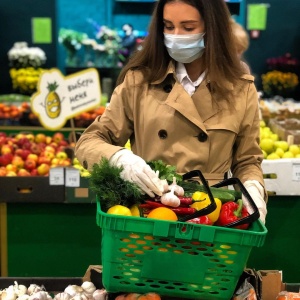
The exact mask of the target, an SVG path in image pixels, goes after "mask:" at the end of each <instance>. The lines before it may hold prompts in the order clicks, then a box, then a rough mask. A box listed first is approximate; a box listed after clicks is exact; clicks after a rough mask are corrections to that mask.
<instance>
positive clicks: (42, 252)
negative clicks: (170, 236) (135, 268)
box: [2, 195, 300, 283]
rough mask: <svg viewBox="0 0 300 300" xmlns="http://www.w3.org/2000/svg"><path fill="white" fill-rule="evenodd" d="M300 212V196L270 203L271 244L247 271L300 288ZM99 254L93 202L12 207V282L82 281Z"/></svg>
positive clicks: (256, 254)
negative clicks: (278, 274)
mask: <svg viewBox="0 0 300 300" xmlns="http://www.w3.org/2000/svg"><path fill="white" fill-rule="evenodd" d="M41 197H42V195H41ZM299 211H300V196H272V197H269V202H268V216H267V223H266V226H267V229H268V234H267V236H266V241H265V244H264V245H263V246H262V247H253V249H252V251H251V254H250V258H249V260H248V263H247V267H249V268H255V269H256V270H267V269H269V270H271V269H272V270H274V269H276V270H282V271H283V281H284V282H290V283H291V282H300V275H299V270H300V260H299V253H298V252H299V248H300V239H299V225H300V219H299ZM100 249H101V229H100V228H99V227H98V226H97V225H96V204H95V203H94V202H93V203H75V204H66V203H44V204H43V203H32V204H31V203H30V204H29V203H7V269H8V272H7V273H8V276H13V277H19V276H20V277H24V276H25V277H34V276H35V277H36V276H40V277H43V276H46V277H51V276H52V277H61V276H62V277H77V276H79V277H80V276H83V275H84V273H85V271H86V269H87V267H88V266H89V265H97V264H101V253H100V252H101V251H100ZM2 250H3V247H2ZM3 261H4V260H3V258H2V262H3ZM4 264H5V261H4Z"/></svg>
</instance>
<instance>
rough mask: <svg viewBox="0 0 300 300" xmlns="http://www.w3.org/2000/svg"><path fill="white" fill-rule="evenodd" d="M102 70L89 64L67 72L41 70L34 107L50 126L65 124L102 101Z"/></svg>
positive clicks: (34, 96) (44, 123)
mask: <svg viewBox="0 0 300 300" xmlns="http://www.w3.org/2000/svg"><path fill="white" fill-rule="evenodd" d="M100 101H101V88H100V80H99V74H98V72H97V70H96V69H93V68H90V69H86V70H84V71H81V72H77V73H75V74H71V75H68V76H64V75H63V74H62V73H61V72H60V70H58V69H50V70H49V71H45V72H43V73H42V75H41V77H40V80H39V83H38V88H37V92H36V93H35V94H34V95H33V96H32V98H31V109H32V111H33V113H34V114H35V115H36V116H37V117H38V118H39V121H40V123H41V124H42V125H43V126H44V127H45V128H47V129H49V130H57V129H59V128H62V127H63V126H64V125H65V123H66V122H67V120H68V119H71V118H73V117H75V116H77V115H79V114H80V113H82V112H85V111H88V110H91V109H94V108H96V107H98V106H99V105H100Z"/></svg>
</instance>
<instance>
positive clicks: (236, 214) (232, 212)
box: [215, 199, 249, 229]
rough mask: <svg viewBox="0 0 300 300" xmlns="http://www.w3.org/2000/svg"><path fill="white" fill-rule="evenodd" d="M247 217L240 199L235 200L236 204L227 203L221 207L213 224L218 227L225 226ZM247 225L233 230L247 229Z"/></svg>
mask: <svg viewBox="0 0 300 300" xmlns="http://www.w3.org/2000/svg"><path fill="white" fill-rule="evenodd" d="M247 216H249V213H248V211H247V209H246V208H245V207H244V205H243V201H242V199H239V200H237V202H234V201H229V202H226V203H224V204H223V205H222V207H221V212H220V216H219V219H218V220H217V222H216V223H215V225H218V226H225V225H228V224H230V223H232V222H234V221H237V220H240V219H244V218H245V217H247ZM248 227H249V224H242V225H237V226H234V227H233V228H238V229H247V228H248Z"/></svg>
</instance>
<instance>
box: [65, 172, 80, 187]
mask: <svg viewBox="0 0 300 300" xmlns="http://www.w3.org/2000/svg"><path fill="white" fill-rule="evenodd" d="M66 186H68V187H79V186H80V172H79V170H77V169H71V168H70V169H69V168H68V169H66Z"/></svg>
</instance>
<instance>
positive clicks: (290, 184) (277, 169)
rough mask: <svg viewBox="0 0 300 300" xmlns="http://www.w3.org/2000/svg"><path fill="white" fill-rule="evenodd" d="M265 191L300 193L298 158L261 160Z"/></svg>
mask: <svg viewBox="0 0 300 300" xmlns="http://www.w3.org/2000/svg"><path fill="white" fill-rule="evenodd" d="M262 170H263V173H264V176H265V177H267V178H265V185H266V189H267V191H269V192H271V193H272V194H275V195H286V196H287V195H290V196H296V195H300V175H299V174H300V173H299V172H300V158H282V159H276V160H267V159H265V160H263V162H262Z"/></svg>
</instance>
